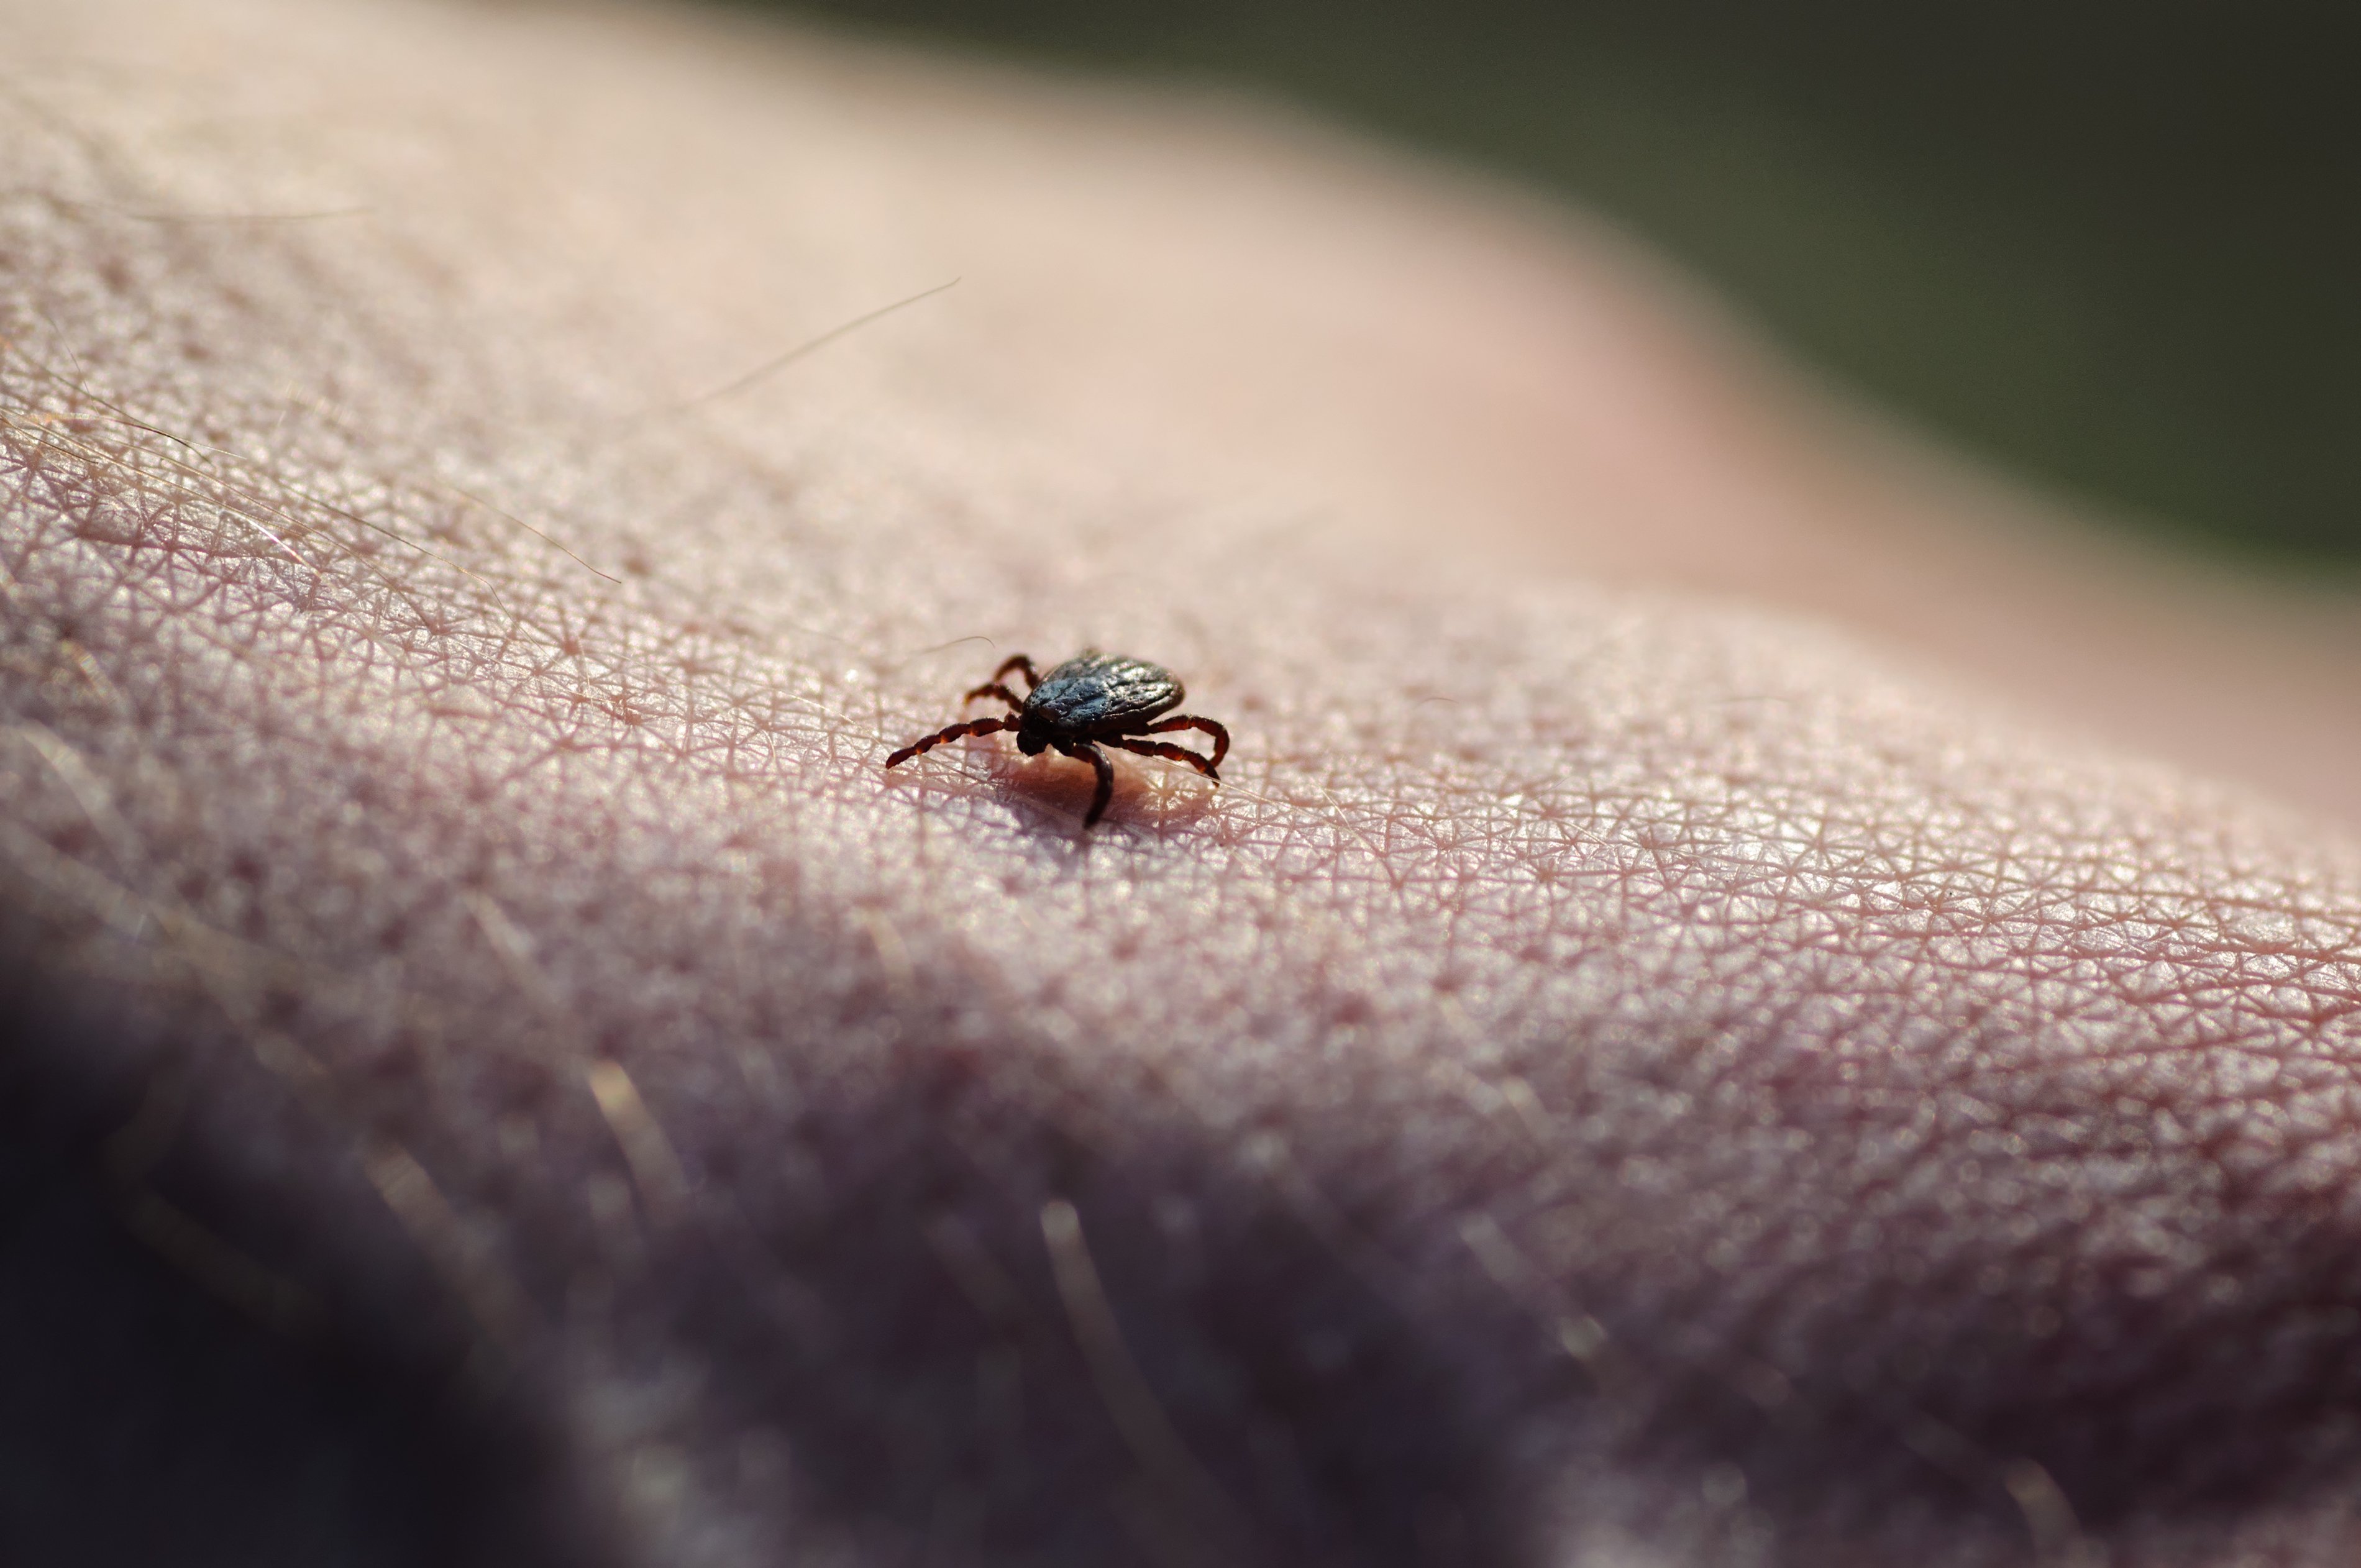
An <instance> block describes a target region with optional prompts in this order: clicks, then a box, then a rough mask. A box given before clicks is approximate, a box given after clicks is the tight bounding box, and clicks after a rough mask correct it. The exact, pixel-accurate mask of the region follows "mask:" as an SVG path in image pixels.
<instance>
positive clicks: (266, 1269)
mask: <svg viewBox="0 0 2361 1568" xmlns="http://www.w3.org/2000/svg"><path fill="white" fill-rule="evenodd" d="M5 15H6V19H7V27H8V36H9V37H10V38H12V40H15V41H14V43H13V44H12V50H11V52H12V56H13V58H12V60H11V63H10V65H9V67H8V79H7V82H6V85H5V93H0V124H5V127H6V128H5V132H0V186H5V193H0V340H5V357H0V718H5V733H0V801H5V807H0V965H4V966H5V967H0V987H5V995H6V997H7V998H8V999H9V1004H8V1006H7V1007H6V1009H5V1012H6V1014H7V1018H8V1022H7V1023H6V1025H5V1031H6V1033H5V1041H6V1049H5V1053H0V1062H5V1067H0V1073H5V1080H0V1089H5V1094H0V1101H5V1106H6V1109H5V1112H0V1115H4V1116H5V1118H6V1124H5V1127H0V1146H5V1150H6V1153H5V1157H0V1197H5V1203H6V1208H5V1214H0V1218H5V1227H0V1238H5V1245H6V1246H7V1248H8V1252H7V1253H6V1255H5V1256H6V1258H7V1263H6V1266H5V1267H0V1345H5V1347H6V1348H5V1352H0V1354H5V1355H6V1356H8V1357H10V1358H11V1359H10V1361H9V1362H8V1363H7V1364H6V1365H5V1366H0V1373H5V1376H0V1390H5V1391H0V1434H5V1435H0V1444H5V1447H0V1460H5V1464H0V1470H5V1472H6V1474H7V1475H10V1476H12V1477H23V1478H27V1479H23V1480H21V1481H11V1482H9V1483H7V1484H5V1485H0V1546H5V1545H8V1544H10V1543H11V1542H13V1543H14V1545H15V1547H16V1552H17V1554H18V1555H20V1556H22V1558H23V1560H25V1561H55V1562H67V1561H76V1562H94V1563H116V1562H135V1561H140V1562H144V1561H164V1560H170V1561H175V1562H183V1563H214V1562H220V1563H233V1562H234V1563H275V1562H282V1561H283V1562H289V1563H293V1562H316V1561H322V1560H326V1559H328V1558H330V1557H331V1556H332V1555H334V1554H335V1553H340V1552H341V1553H345V1554H346V1557H345V1559H344V1560H349V1561H358V1562H371V1563H375V1562H386V1563H409V1562H421V1563H424V1562H434V1563H446V1562H447V1563H476V1562H484V1563H489V1562H495V1561H497V1562H500V1563H518V1562H526V1563H666V1564H676V1563H717V1564H720V1563H785V1562H795V1563H855V1564H901V1563H913V1564H915V1563H977V1564H999V1563H1027V1564H1034V1563H1038V1564H1069V1563H1071V1564H1097V1563H1157V1564H1163V1563H1372V1564H1426V1563H1437V1564H1440V1563H1468V1564H1478V1565H1484V1568H1491V1565H1496V1564H1497V1565H1504V1568H1505V1565H1510V1564H1524V1563H1570V1564H1581V1565H1585V1568H1656V1565H1670V1564H1698V1565H1704V1564H1717V1565H1719V1564H1733V1565H1735V1564H1762V1565H1773V1564H1775V1565H1786V1564H1799V1565H1800V1564H1820V1565H1839V1568H1841V1565H1850V1564H1862V1565H1875V1564H1885V1563H1913V1564H1938V1565H1950V1564H1959V1565H1963V1568H1964V1565H1971V1564H1973V1565H1982V1564H2020V1563H2037V1564H2040V1565H2042V1568H2052V1565H2058V1564H2096V1563H2109V1564H2112V1565H2113V1568H2217V1565H2218V1568H2229V1565H2231V1564H2242V1565H2243V1564H2250V1563H2254V1564H2261V1563H2271V1564H2290V1565H2309V1564H2315V1563H2316V1564H2331V1563H2348V1562H2350V1561H2352V1560H2353V1557H2354V1555H2355V1553H2356V1550H2361V1522H2356V1519H2355V1518H2354V1514H2353V1509H2352V1505H2351V1504H2350V1502H2349V1501H2348V1498H2349V1497H2351V1496H2352V1494H2353V1490H2354V1484H2355V1482H2356V1474H2357V1473H2361V1424H2356V1410H2361V1263H2356V1258H2361V1188H2356V1178H2361V1142H2356V1119H2355V1112H2354V1107H2355V1104H2356V1099H2355V1093H2356V1088H2355V1083H2354V1068H2355V1064H2356V1044H2357V1043H2361V1034H2356V1022H2355V1012H2356V1005H2361V880H2356V878H2361V860H2356V854H2355V851H2354V849H2353V847H2352V845H2351V843H2350V841H2349V840H2348V839H2346V838H2345V837H2344V836H2343V835H2344V832H2345V829H2344V828H2339V827H2336V826H2333V825H2331V824H2333V823H2334V822H2336V821H2339V820H2343V821H2348V822H2349V821H2351V820H2353V819H2355V817H2356V813H2361V805H2356V799H2355V797H2354V796H2353V795H2352V793H2351V792H2352V784H2351V780H2352V779H2353V778H2354V777H2355V776H2361V775H2356V773H2355V772H2354V771H2353V770H2352V769H2351V768H2350V767H2349V766H2343V770H2342V771H2341V772H2340V771H2339V770H2340V766H2342V765H2343V764H2344V763H2345V762H2349V761H2351V760H2354V759H2353V749H2354V748H2355V746H2356V741H2355V740H2354V739H2353V737H2354V735H2355V734H2356V733H2357V732H2361V731H2356V729H2355V727H2354V726H2353V725H2352V724H2350V722H2349V719H2350V718H2351V717H2352V707H2353V704H2354V701H2355V699H2354V697H2353V696H2352V695H2351V694H2352V693H2353V692H2354V691H2355V690H2356V689H2361V687H2356V685H2354V683H2353V676H2354V674H2355V663H2356V660H2355V658H2354V648H2353V643H2352V640H2351V636H2350V633H2349V631H2346V630H2341V628H2340V623H2339V621H2338V620H2337V616H2338V613H2339V612H2340V611H2341V610H2342V609H2343V606H2342V605H2341V603H2339V602H2336V601H2334V600H2333V599H2332V598H2330V597H2328V596H2326V595H2324V594H2323V595H2321V596H2318V597H2315V598H2303V597H2301V596H2299V595H2297V594H2296V593H2295V592H2294V591H2293V590H2267V589H2265V588H2262V587H2254V586H2242V585H2238V584H2233V583H2228V582H2219V583H2215V582H2210V581H2206V580H2203V579H2202V578H2200V577H2199V576H2197V575H2196V574H2194V573H2193V572H2192V571H2191V570H2190V569H2187V568H2183V567H2181V566H2179V565H2172V564H2169V563H2159V562H2149V561H2146V560H2143V559H2141V558H2138V557H2136V556H2134V555H2133V554H2130V552H2129V551H2128V549H2127V548H2126V547H2125V546H2121V545H2119V544H2117V543H2114V542H2112V541H2111V540H2109V539H2108V538H2107V537H2106V536H2104V535H2103V534H2102V533H2100V532H2097V531H2095V530H2085V529H2084V528H2083V525H2081V524H2079V523H2077V522H2074V521H2071V520H2069V519H2065V518H2063V517H2062V516H2057V515H2051V513H2050V512H2049V511H2048V510H2045V508H2044V506H2043V505H2042V504H2041V503H2037V502H2035V501H2031V500H2027V499H2022V498H2018V497H2015V496H2013V495H2010V494H2007V493H2005V492H2004V491H2003V490H2002V489H2001V488H2000V487H1998V486H1997V485H1996V484H1994V483H1993V482H1992V481H1988V480H1982V479H1978V478H1974V477H1969V476H1965V475H1963V474H1962V473H1961V472H1960V471H1959V470H1957V469H1955V468H1953V467H1952V466H1949V465H1948V463H1947V462H1946V461H1945V460H1943V459H1941V458H1939V457H1938V456H1935V455H1929V454H1927V453H1924V452H1919V451H1916V450H1913V449H1911V448H1909V447H1908V446H1907V445H1906V444H1905V443H1904V442H1903V441H1902V440H1900V439H1899V438H1898V437H1894V436H1892V435H1890V434H1886V433H1878V432H1875V431H1873V430H1872V429H1871V428H1870V427H1869V426H1868V425H1867V423H1866V422H1864V421H1862V420H1861V419H1859V418H1857V417H1854V416H1850V415H1845V414H1841V413H1839V412H1837V411H1831V410H1830V409H1828V408H1827V407H1825V406H1823V405H1821V404H1818V403H1816V402H1814V401H1812V400H1809V399H1807V398H1806V397H1805V396H1804V395H1803V394H1800V393H1798V392H1796V391H1795V389H1793V388H1792V387H1791V386H1790V385H1789V384H1788V382H1787V380H1786V379H1785V377H1784V373H1783V372H1781V371H1779V370H1777V369H1775V368H1773V367H1771V366H1770V365H1769V364H1768V363H1767V362H1765V361H1764V360H1763V358H1762V357H1760V356H1757V355H1756V354H1754V353H1753V352H1752V351H1751V350H1749V349H1748V348H1746V347H1745V346H1744V345H1742V344H1741V342H1740V340H1739V339H1738V337H1737V335H1736V334H1734V333H1732V332H1730V330H1728V329H1727V328H1726V326H1724V325H1723V324H1722V323H1718V322H1717V321H1716V320H1715V319H1714V317H1713V315H1712V313H1711V312H1710V310H1709V309H1708V308H1706V307H1704V306H1702V305H1700V304H1699V303H1697V302H1695V301H1692V300H1690V299H1688V298H1687V297H1686V296H1685V295H1684V294H1683V293H1682V292H1681V291H1679V289H1678V288H1677V287H1676V286H1675V285H1674V284H1672V283H1670V282H1667V281H1665V280H1663V279H1662V278H1661V277H1659V276H1658V274H1657V273H1656V272H1655V271H1654V269H1653V268H1652V267H1651V266H1650V265H1649V264H1648V263H1647V262H1646V261H1645V260H1644V259H1643V258H1639V257H1637V256H1635V255H1633V254H1631V253H1630V252H1628V251H1627V250H1626V249H1625V248H1624V247H1622V246H1621V244H1620V242H1619V241H1617V240H1615V239H1614V238H1613V237H1612V236H1605V235H1601V234H1597V233H1592V232H1589V231H1587V230H1585V229H1582V228H1580V227H1578V226H1577V225H1575V224H1574V223H1573V221H1572V220H1570V219H1567V218H1565V217H1564V216H1562V215H1559V214H1553V213H1550V212H1546V211H1543V210H1539V209H1537V208H1535V207H1534V206H1532V204H1531V203H1528V202H1527V201H1525V200H1524V199H1523V198H1521V197H1520V196H1518V195H1516V194H1515V193H1513V192H1499V191H1494V190H1489V189H1486V188H1484V187H1482V186H1480V185H1479V184H1477V183H1476V182H1474V181H1470V180H1468V179H1467V178H1466V177H1465V176H1461V175H1454V174H1449V173H1446V172H1444V171H1439V170H1425V169H1421V168H1417V167H1415V166H1411V165H1410V164H1408V163H1407V162H1406V161H1405V160H1403V159H1399V158H1397V157H1393V156H1389V155H1381V154H1378V153H1375V152H1372V151H1370V150H1368V149H1366V148H1357V147H1354V146H1350V145H1345V144H1343V143H1341V142H1339V141H1336V140H1335V139H1334V138H1332V137H1328V136H1327V135H1325V134H1324V133H1322V132H1320V131H1318V130H1316V129H1313V128H1312V127H1306V126H1296V125H1292V124H1288V123H1282V122H1279V121H1278V120H1276V119H1274V118H1273V117H1271V116H1270V115H1268V112H1265V111H1252V110H1248V109H1246V108H1244V107H1242V106H1240V105H1237V104H1228V103H1223V102H1217V101H1213V100H1207V99H1198V98H1187V97H1181V96H1179V95H1172V96H1168V97H1164V98H1158V99H1150V98H1144V97H1140V96H1137V95H1130V94H1126V93H1118V92H1116V91H1115V90H1114V89H1111V88H1103V87H1093V86H1090V85H1085V84H1078V83H1071V82H1054V81H1045V80H1040V79H1036V78H1030V77H1025V76H1019V75H1016V74H1013V73H1009V74H1003V73H1001V72H999V71H995V70H994V69H990V68H987V67H984V66H982V65H976V64H947V63H943V62H939V61H928V60H917V59H911V58H906V57H903V56H900V55H896V54H892V53H887V52H883V51H879V50H875V49H871V48H868V47H865V46H854V45H851V44H848V43H845V42H842V41H839V40H831V39H827V38H809V37H802V36H796V35H791V34H785V33H779V32H774V31H771V30H768V29H765V28H762V27H756V26H754V25H752V24H751V23H747V22H743V21H732V20H729V19H726V18H716V17H710V16H673V15H666V14H657V13H642V12H630V11H614V12H608V11H582V12H575V11H561V10H544V9H537V8H517V9H508V8H487V9H473V8H466V7H457V6H441V5H413V4H410V3H407V0H392V3H387V4H374V3H372V4H360V3H352V4H346V3H344V0H335V3H331V4H305V5H295V4H291V3H288V4H280V3H278V0H238V3H235V4H225V5H218V6H207V7H203V8H195V7H175V6H171V5H163V4H156V3H148V0H103V3H95V4H92V5H86V6H85V5H78V6H75V7H43V6H37V5H20V4H11V5H9V6H8V7H7V8H6V11H5ZM953 277H958V278H959V279H960V280H961V281H960V283H959V285H958V287H957V288H955V289H951V290H950V291H945V292H943V293H941V294H939V295H937V296H933V297H930V298H928V299H926V300H922V301H917V302H914V303H912V304H911V305H909V306H908V307H907V308H906V309H905V310H902V311H898V312H895V313H891V314H889V315H887V316H884V317H882V318H880V319H879V320H877V321H874V322H873V323H869V324H867V325H865V326H863V327H862V328H861V329H860V330H858V331H857V332H854V333H851V334H847V335H845V336H844V337H842V338H840V339H839V340H837V341H834V342H832V343H830V344H829V345H826V346H825V347H823V348H821V349H819V350H818V351H816V352H814V353H813V354H811V355H810V356H807V357H805V358H802V359H799V360H797V361H796V362H795V363H793V364H789V365H785V366H783V367H778V368H776V369H775V370H774V372H772V373H770V374H766V375H764V376H762V377H759V378H755V379H753V380H752V381H751V382H748V383H746V384H744V385H741V386H736V387H734V389H730V390H727V391H726V393H725V394H724V395H720V396H705V395H704V394H706V393H708V392H709V391H711V390H712V389H722V388H732V384H733V383H735V382H738V381H740V380H741V378H743V377H744V376H745V375H746V374H747V373H748V372H749V371H751V370H753V369H756V368H758V367H763V365H765V364H766V363H767V362H769V361H771V360H773V359H774V358H775V357H776V356H780V355H781V354H783V353H784V352H785V350H787V349H788V348H790V347H792V346H793V345H796V344H797V343H799V342H802V341H805V340H807V339H809V338H811V337H814V336H816V335H818V334H821V333H823V332H826V331H828V330H829V329H830V328H832V327H835V326H837V325H840V324H841V323H846V322H849V321H851V320H853V319H854V318H856V317H858V316H860V315H862V313H865V312H868V311H871V310H873V309H875V308H877V307H879V306H881V305H884V304H887V303H890V302H894V301H895V300H897V299H901V298H904V297H906V296H911V295H915V294H917V293H918V292H919V291H922V290H925V289H928V288H931V287H933V286H935V285H938V284H940V283H942V282H945V281H947V280H950V278H953ZM1093 645H1094V646H1101V647H1104V648H1107V649H1110V650H1112V651H1117V652H1126V653H1130V654H1135V655H1137V656H1139V657H1142V658H1146V659H1150V660H1153V661H1155V662H1156V663H1160V664H1163V665H1166V666H1168V667H1170V669H1171V670H1173V671H1174V672H1175V673H1176V674H1179V675H1180V677H1181V678H1182V679H1183V680H1185V681H1186V683H1187V685H1188V687H1189V706H1190V708H1191V711H1195V712H1202V713H1205V714H1208V715H1211V716H1213V717H1214V718H1219V719H1220V720H1222V721H1223V722H1224V723H1225V724H1226V725H1227V726H1228V727H1229V729H1230V731H1231V733H1232V734H1233V736H1234V737H1235V742H1236V743H1235V748H1234V750H1233V751H1232V752H1231V754H1230V757H1229V759H1228V760H1227V761H1226V762H1225V763H1224V770H1223V783H1222V784H1221V785H1220V786H1219V788H1218V789H1216V788H1214V787H1213V786H1212V785H1210V784H1207V783H1206V781H1204V780H1202V779H1201V778H1200V777H1198V776H1197V775H1196V774H1195V773H1192V772H1190V771H1188V770H1185V769H1181V768H1177V767H1172V766H1169V765H1166V764H1163V763H1159V762H1150V761H1148V760H1145V759H1139V758H1133V757H1127V756H1126V757H1124V758H1121V759H1119V760H1118V761H1117V762H1116V767H1117V772H1118V779H1117V786H1116V792H1115V802H1114V806H1113V807H1112V808H1111V809H1110V811H1109V813H1108V816H1107V818H1106V820H1105V822H1104V823H1103V824H1102V825H1101V826H1100V827H1099V828H1097V829H1096V830H1094V831H1093V832H1092V833H1090V834H1088V835H1085V834H1082V832H1081V831H1080V830H1079V819H1080V816H1081V813H1082V809H1083V806H1084V805H1085V804H1086V803H1087V801H1088V799H1089V791H1090V788H1091V777H1090V774H1089V772H1088V770H1087V769H1084V768H1082V766H1081V765H1079V764H1077V763H1074V762H1071V761H1069V760H1065V759H1061V758H1059V757H1056V756H1054V755H1052V756H1046V757H1042V758H1039V759H1034V760H1029V761H1028V760H1025V759H1021V758H1019V757H1018V756H1017V755H1016V752H1015V751H1014V749H1013V748H1012V747H1011V746H1010V745H1009V743H1008V741H1007V740H1006V738H1005V737H993V738H990V739H988V740H969V741H963V742H960V743H955V744H952V745H948V746H945V747H943V748H940V749H939V750H938V751H934V752H932V753H930V754H928V756H926V757H924V758H920V759H917V760H916V761H914V762H911V763H909V764H906V766H905V767H903V768H901V769H898V770H896V771H895V773H893V774H890V775H889V774H887V773H884V771H883V770H882V768H881V767H880V763H881V762H882V760H883V758H884V754H885V752H886V751H888V750H890V749H891V748H892V747H893V746H895V745H897V744H900V743H901V742H902V741H903V740H906V739H907V738H909V737H911V736H916V735H920V734H924V733H928V732H929V731H931V730H933V729H939V728H940V727H941V726H943V725H945V724H947V723H950V722H951V721H952V720H953V719H954V718H957V717H959V715H958V714H957V713H955V712H954V710H953V709H954V702H955V699H956V697H957V696H958V694H959V693H960V692H961V691H962V690H965V689H966V688H968V687H969V686H972V685H974V684H975V683H976V682H978V681H981V680H983V679H984V678H985V677H986V675H987V674H988V673H989V672H990V670H991V669H992V668H993V666H994V665H995V664H996V663H999V662H1000V660H1001V659H1002V658H1003V657H1005V655H1007V654H1009V653H1012V652H1030V653H1031V654H1032V655H1033V656H1034V657H1035V658H1036V659H1037V660H1041V661H1044V662H1045V666H1046V663H1048V662H1055V661H1057V660H1060V659H1062V658H1064V657H1066V656H1068V655H1069V654H1071V653H1072V652H1076V651H1079V650H1080V649H1082V647H1085V646H1093ZM979 711H980V710H979ZM2282 801H2284V802H2287V803H2290V804H2279V802H2282ZM11 1560H12V1561H13V1560H16V1557H14V1556H12V1558H11Z"/></svg>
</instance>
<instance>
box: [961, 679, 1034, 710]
mask: <svg viewBox="0 0 2361 1568" xmlns="http://www.w3.org/2000/svg"><path fill="white" fill-rule="evenodd" d="M980 696H996V697H998V698H999V699H1000V700H1001V701H1003V702H1005V703H1006V704H1007V705H1008V706H1009V707H1014V708H1020V709H1021V708H1023V707H1024V706H1025V699H1024V698H1023V697H1021V696H1017V695H1016V693H1015V692H1013V691H1010V690H1009V689H1008V688H1007V687H1006V686H1005V685H1001V684H1000V683H999V682H998V681H986V682H984V683H983V685H980V686H978V687H976V688H975V690H973V691H972V692H970V693H968V694H967V696H963V697H961V698H960V706H961V707H966V706H967V705H968V704H969V703H972V702H973V701H974V700H975V699H976V698H978V697H980Z"/></svg>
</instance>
